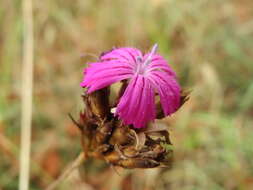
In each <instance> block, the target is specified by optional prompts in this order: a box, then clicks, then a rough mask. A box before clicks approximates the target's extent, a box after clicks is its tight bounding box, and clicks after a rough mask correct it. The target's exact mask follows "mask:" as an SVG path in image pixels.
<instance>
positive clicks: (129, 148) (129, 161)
mask: <svg viewBox="0 0 253 190" xmlns="http://www.w3.org/2000/svg"><path fill="white" fill-rule="evenodd" d="M124 86H125V85H124V83H123V85H122V88H123V89H124ZM119 94H120V95H119V96H121V95H122V93H119ZM109 96H110V88H109V87H107V88H104V89H101V90H98V91H95V92H93V93H91V94H84V95H83V101H84V104H85V110H84V112H81V113H80V119H79V122H75V121H74V122H75V123H76V125H77V126H78V128H79V129H80V131H81V135H82V138H81V142H82V147H83V151H84V154H85V157H86V158H88V157H93V158H97V159H102V160H105V161H106V162H108V163H109V164H112V165H114V166H120V167H123V168H154V167H158V166H159V167H162V166H170V165H171V163H172V149H168V148H166V145H171V142H170V139H169V132H168V131H167V127H166V126H164V125H159V124H156V126H153V125H152V126H151V125H149V126H147V127H145V128H142V129H135V128H134V127H133V126H132V125H124V124H123V123H122V121H121V120H119V118H118V117H115V116H114V115H113V114H112V113H111V109H112V108H113V106H110V102H109ZM118 99H119V97H118V98H117V99H116V102H117V100H118ZM187 99H188V93H185V92H184V93H182V95H181V102H182V104H183V103H184V102H185V101H186V100H187ZM182 104H181V105H182ZM111 105H115V103H113V104H111ZM157 105H158V106H157V109H158V111H157V113H158V114H157V118H158V119H161V118H163V117H164V115H163V114H162V110H161V106H159V103H158V104H157Z"/></svg>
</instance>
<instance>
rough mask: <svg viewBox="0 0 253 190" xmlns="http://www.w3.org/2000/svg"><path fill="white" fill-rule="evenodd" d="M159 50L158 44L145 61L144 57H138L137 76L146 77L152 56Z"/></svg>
mask: <svg viewBox="0 0 253 190" xmlns="http://www.w3.org/2000/svg"><path fill="white" fill-rule="evenodd" d="M157 48H158V46H157V44H155V45H154V46H153V47H152V50H151V52H150V53H149V55H148V57H147V58H146V59H145V60H143V59H142V57H140V56H138V57H136V60H137V67H136V73H137V74H140V75H144V74H145V71H146V68H147V66H148V65H149V64H150V63H151V61H152V56H153V55H154V54H155V52H156V51H157Z"/></svg>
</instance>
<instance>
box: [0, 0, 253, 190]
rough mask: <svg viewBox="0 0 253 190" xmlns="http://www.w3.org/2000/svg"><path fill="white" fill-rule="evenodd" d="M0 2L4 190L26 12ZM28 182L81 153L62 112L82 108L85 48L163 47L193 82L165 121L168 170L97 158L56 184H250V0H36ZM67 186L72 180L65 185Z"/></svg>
mask: <svg viewBox="0 0 253 190" xmlns="http://www.w3.org/2000/svg"><path fill="white" fill-rule="evenodd" d="M20 7H21V4H20V1H19V0H2V1H1V5H0V154H1V156H0V189H3V190H12V189H13V190H14V189H17V187H18V175H19V174H18V172H19V171H18V164H19V162H18V159H19V141H20V115H21V114H20V112H21V110H20V88H21V85H20V84H21V56H22V17H21V10H20V9H21V8H20ZM34 22H35V23H34V25H35V26H34V29H35V63H34V64H35V71H34V100H33V102H34V105H33V130H32V134H33V135H32V156H31V159H32V162H31V189H34V190H35V189H43V188H45V186H47V185H48V184H49V183H50V182H52V181H53V180H54V178H55V177H57V176H58V175H59V174H60V173H61V172H62V170H63V168H64V167H65V166H66V165H67V164H68V163H69V162H70V161H72V160H73V159H74V158H75V157H76V156H77V155H78V154H79V152H80V151H81V146H80V141H79V133H78V130H77V129H76V128H75V127H74V125H73V124H72V122H71V120H70V119H69V118H68V113H72V114H73V115H76V116H77V115H78V112H79V110H80V109H81V108H82V100H81V97H80V94H81V93H82V89H81V88H80V86H79V83H80V81H81V80H82V69H83V67H84V66H85V62H87V61H89V60H92V59H93V58H92V57H86V56H85V55H86V54H87V53H93V54H99V53H100V52H102V51H104V50H107V49H110V48H111V47H112V46H135V47H138V48H140V49H143V50H149V48H150V47H151V46H152V45H153V44H154V43H156V42H157V43H158V44H159V52H160V53H161V54H162V55H164V56H165V57H166V58H167V59H168V60H169V62H170V64H171V66H172V67H173V68H174V69H175V70H176V71H177V73H178V78H179V80H180V83H181V84H182V86H184V87H185V88H189V89H191V90H192V93H191V98H190V100H189V101H188V102H187V103H186V104H185V105H184V106H183V108H182V109H181V110H180V111H179V112H177V113H176V114H175V115H174V116H173V117H171V118H168V119H165V122H167V123H168V124H169V128H170V131H171V137H172V142H173V144H174V153H175V162H174V166H173V168H172V169H166V168H164V169H149V170H133V171H129V170H124V171H122V170H120V171H119V173H120V175H118V174H117V172H116V171H114V170H113V169H111V168H109V167H105V166H104V165H103V164H101V163H100V162H99V163H97V162H96V161H93V162H92V163H91V164H89V168H86V170H88V171H89V172H86V174H84V175H85V176H86V177H85V176H84V177H83V179H82V180H81V181H80V178H78V177H77V176H74V177H72V178H73V179H71V180H70V181H69V182H66V184H63V185H62V186H61V188H60V189H82V188H83V189H85V188H86V189H122V190H131V189H145V190H151V189H156V190H165V189H173V190H177V189H180V190H188V189H191V190H194V189H201V190H202V189H211V190H224V189H240V190H246V189H253V161H252V158H253V128H252V127H253V117H252V116H253V1H252V0H243V1H241V0H223V1H220V0H191V1H189V0H136V1H129V0H118V1H115V0H104V1H102V0H101V1H99V0H72V1H66V0H54V1H52V0H44V1H39V0H37V1H34ZM70 187H71V188H70Z"/></svg>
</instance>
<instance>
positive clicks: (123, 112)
mask: <svg viewBox="0 0 253 190" xmlns="http://www.w3.org/2000/svg"><path fill="white" fill-rule="evenodd" d="M156 50H157V44H155V45H154V46H153V48H152V50H151V52H150V53H147V54H142V52H141V51H140V50H138V49H135V48H118V49H113V50H112V51H110V52H107V53H104V54H103V55H101V57H100V60H99V62H95V63H89V67H88V68H86V69H85V70H84V75H85V76H84V80H83V82H82V83H81V86H82V87H87V88H88V91H87V93H91V92H94V91H95V90H99V89H101V88H104V87H106V86H109V85H111V84H113V83H115V82H118V81H122V80H125V79H128V86H127V88H126V90H125V92H124V94H123V95H122V97H121V98H120V101H119V103H118V105H117V108H116V113H115V114H116V115H118V117H119V118H120V119H121V120H122V121H123V122H124V123H125V124H126V125H130V124H133V126H134V127H135V128H141V127H145V126H146V124H147V123H148V122H149V121H153V120H154V119H155V117H156V110H155V95H156V94H159V96H160V102H161V105H162V109H163V112H164V114H165V115H171V114H172V113H174V112H175V111H176V110H177V109H178V108H179V106H180V86H179V84H178V83H177V81H176V74H175V73H174V71H173V70H172V69H171V68H170V66H169V65H168V63H167V61H166V60H165V59H164V58H163V57H162V56H160V55H159V54H157V53H156Z"/></svg>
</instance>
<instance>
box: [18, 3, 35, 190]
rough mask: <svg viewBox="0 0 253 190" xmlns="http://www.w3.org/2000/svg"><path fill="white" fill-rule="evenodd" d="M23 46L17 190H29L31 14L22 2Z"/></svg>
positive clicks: (31, 64) (31, 75)
mask: <svg viewBox="0 0 253 190" xmlns="http://www.w3.org/2000/svg"><path fill="white" fill-rule="evenodd" d="M22 3H23V7H22V8H23V9H22V10H23V22H24V45H23V51H24V54H23V70H22V118H21V154H20V179H19V189H20V190H27V189H29V169H30V147H31V122H32V91H33V90H32V89H33V14H32V1H31V0H23V2H22Z"/></svg>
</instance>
